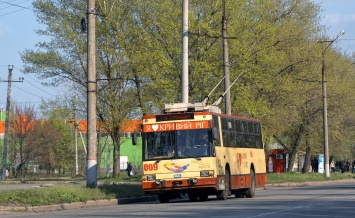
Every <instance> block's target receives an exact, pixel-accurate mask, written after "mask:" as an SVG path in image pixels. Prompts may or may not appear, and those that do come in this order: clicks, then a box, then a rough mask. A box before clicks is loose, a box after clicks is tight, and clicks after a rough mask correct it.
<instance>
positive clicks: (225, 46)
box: [222, 0, 232, 115]
mask: <svg viewBox="0 0 355 218" xmlns="http://www.w3.org/2000/svg"><path fill="white" fill-rule="evenodd" d="M222 35H223V70H224V91H225V92H226V96H225V113H226V114H229V115H231V114H232V110H231V95H230V89H229V86H230V77H229V57H228V41H227V17H226V0H223V15H222Z"/></svg>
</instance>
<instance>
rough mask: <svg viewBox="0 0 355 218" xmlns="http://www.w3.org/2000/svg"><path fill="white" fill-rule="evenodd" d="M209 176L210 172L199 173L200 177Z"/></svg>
mask: <svg viewBox="0 0 355 218" xmlns="http://www.w3.org/2000/svg"><path fill="white" fill-rule="evenodd" d="M209 175H210V172H208V171H201V172H200V177H208V176H209Z"/></svg>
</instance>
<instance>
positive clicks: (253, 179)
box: [244, 170, 256, 198]
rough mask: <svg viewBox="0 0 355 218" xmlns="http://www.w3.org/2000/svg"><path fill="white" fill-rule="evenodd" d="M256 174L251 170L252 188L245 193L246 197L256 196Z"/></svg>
mask: <svg viewBox="0 0 355 218" xmlns="http://www.w3.org/2000/svg"><path fill="white" fill-rule="evenodd" d="M255 186H256V183H255V173H254V170H250V188H248V189H247V190H246V191H245V193H244V194H245V197H247V198H252V197H254V196H255Z"/></svg>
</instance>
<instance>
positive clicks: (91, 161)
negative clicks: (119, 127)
mask: <svg viewBox="0 0 355 218" xmlns="http://www.w3.org/2000/svg"><path fill="white" fill-rule="evenodd" d="M87 10H88V12H87V19H88V33H87V43H88V50H87V61H88V63H87V75H88V76H87V110H88V111H87V122H88V128H87V156H86V158H87V161H86V167H87V168H86V186H87V187H96V186H97V156H96V150H97V149H96V139H97V134H96V59H95V50H96V44H95V40H96V39H95V16H96V15H95V13H96V9H95V0H88V8H87Z"/></svg>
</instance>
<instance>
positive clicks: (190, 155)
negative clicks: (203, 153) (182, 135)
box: [183, 151, 201, 160]
mask: <svg viewBox="0 0 355 218" xmlns="http://www.w3.org/2000/svg"><path fill="white" fill-rule="evenodd" d="M183 152H184V153H185V154H187V155H188V157H192V158H195V159H196V160H201V158H199V157H196V156H195V155H192V154H190V153H189V152H186V151H183Z"/></svg>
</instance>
